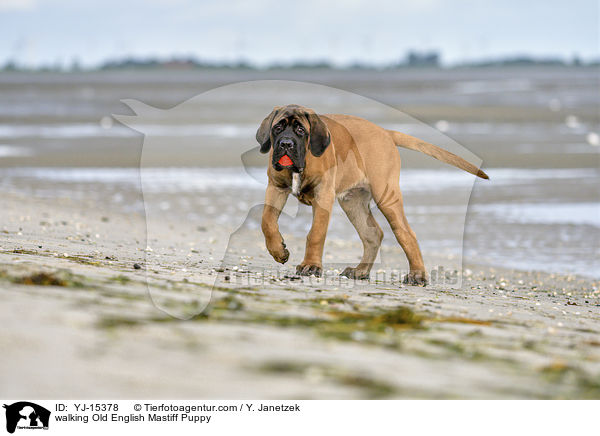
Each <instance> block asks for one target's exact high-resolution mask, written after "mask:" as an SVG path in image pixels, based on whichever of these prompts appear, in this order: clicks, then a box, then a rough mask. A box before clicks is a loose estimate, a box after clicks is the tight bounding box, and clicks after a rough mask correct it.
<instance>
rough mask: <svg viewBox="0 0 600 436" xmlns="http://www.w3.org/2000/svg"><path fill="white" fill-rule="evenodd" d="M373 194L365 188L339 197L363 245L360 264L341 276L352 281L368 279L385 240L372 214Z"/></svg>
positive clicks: (356, 189) (349, 268)
mask: <svg viewBox="0 0 600 436" xmlns="http://www.w3.org/2000/svg"><path fill="white" fill-rule="evenodd" d="M370 201H371V193H370V192H369V191H368V190H367V189H364V188H355V189H352V190H350V191H348V192H347V193H345V194H344V195H342V196H340V197H338V202H339V203H340V206H341V207H342V209H343V210H344V212H346V215H347V216H348V219H349V220H350V222H351V223H352V225H353V226H354V228H355V229H356V231H357V232H358V236H359V237H360V240H361V241H362V243H363V256H362V259H361V261H360V263H359V264H358V265H357V266H356V267H354V268H352V267H348V268H346V269H345V270H344V271H343V272H342V273H341V274H340V275H342V276H345V277H348V278H351V279H368V278H369V273H370V272H371V267H372V266H373V263H374V262H375V258H376V257H377V252H378V251H379V247H380V246H381V240H382V239H383V230H381V227H379V224H377V221H375V217H373V214H372V213H371V209H370V207H369V202H370Z"/></svg>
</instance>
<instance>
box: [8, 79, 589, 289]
mask: <svg viewBox="0 0 600 436" xmlns="http://www.w3.org/2000/svg"><path fill="white" fill-rule="evenodd" d="M264 79H278V80H289V81H300V82H306V83H315V84H318V85H315V86H314V87H301V86H297V85H293V83H296V82H283V81H280V82H276V83H275V84H274V85H273V88H272V91H273V92H272V93H270V94H269V93H265V92H264V86H263V85H260V86H259V85H258V84H256V83H254V82H248V83H249V84H248V85H247V87H246V88H245V89H244V92H239V91H240V89H239V88H235V87H234V88H232V90H231V91H227V88H220V89H221V91H218V92H216V91H211V92H209V93H207V94H203V93H206V92H207V91H210V90H213V89H215V88H217V87H219V86H223V85H226V84H228V83H236V82H244V81H253V80H264ZM261 86H262V87H261ZM598 89H600V74H598V69H590V68H573V69H570V68H537V69H536V68H534V69H528V68H523V69H521V68H512V69H511V68H508V69H479V70H478V69H472V70H447V71H443V70H402V71H384V72H379V73H374V72H368V71H354V72H340V71H319V70H316V71H280V72H267V73H261V72H236V71H211V72H206V71H180V72H110V73H108V72H107V73H81V74H25V73H3V74H0V186H1V188H2V190H3V191H4V192H11V191H15V192H19V193H25V194H27V195H30V196H31V197H32V198H33V199H35V198H36V197H41V198H55V197H69V198H72V199H75V200H77V199H92V200H97V201H98V202H99V204H104V203H105V202H106V199H107V198H108V199H109V202H110V207H116V208H119V209H122V210H125V211H138V212H140V211H141V212H143V211H144V204H143V202H142V195H141V193H142V190H143V192H144V197H145V198H146V200H147V201H151V202H155V203H156V204H157V205H159V208H160V210H161V211H163V212H164V213H167V214H169V213H170V214H173V215H181V216H183V217H186V219H193V220H196V221H198V222H199V223H201V222H202V220H203V219H206V220H207V222H218V223H221V224H222V225H228V226H234V227H235V225H237V224H239V222H240V220H243V219H244V217H245V215H246V213H247V211H248V210H249V209H250V208H251V207H252V206H254V205H256V204H261V202H262V200H263V195H264V188H265V185H266V169H265V166H266V160H265V159H264V157H262V158H261V156H259V155H258V153H254V154H252V153H250V154H251V156H250V155H248V156H250V159H249V160H247V161H244V162H246V165H245V166H243V165H242V159H241V157H242V156H243V155H245V153H248V152H249V151H250V150H252V149H253V148H255V147H256V143H255V140H254V134H255V131H256V127H257V123H258V122H260V120H261V119H262V118H263V117H264V116H265V115H266V111H268V110H269V109H268V108H270V107H272V105H273V104H274V102H276V104H286V103H291V102H295V103H303V102H319V103H320V106H319V107H322V108H323V109H324V111H327V112H339V113H349V114H354V115H360V116H363V117H366V118H368V119H369V120H371V121H374V122H377V123H379V124H381V125H384V126H385V127H387V128H394V129H397V130H401V131H403V132H406V133H409V134H412V135H415V136H418V137H421V138H423V139H427V140H429V141H431V142H435V143H437V144H438V145H441V146H444V147H447V146H448V147H450V146H457V147H459V148H458V149H459V150H460V149H461V148H460V147H461V146H462V147H463V149H464V150H465V151H470V152H472V153H474V155H475V159H476V158H477V157H478V158H480V159H481V160H482V162H483V163H482V166H483V168H484V170H485V171H486V172H487V173H488V174H489V175H490V177H491V179H490V180H489V181H485V180H475V179H474V177H473V176H471V175H469V174H465V173H463V172H460V171H458V170H455V169H452V168H449V167H447V166H443V165H439V164H435V162H433V161H432V160H431V159H430V158H428V157H424V156H422V155H418V154H416V153H414V152H410V151H404V150H401V151H400V153H401V156H402V159H403V169H402V172H401V181H400V183H401V189H402V191H403V194H404V197H405V209H406V214H407V217H408V219H409V222H410V223H411V226H412V227H413V228H414V230H415V232H416V233H417V237H418V239H419V242H420V245H421V247H422V249H423V251H424V252H425V253H428V252H430V253H435V252H444V253H454V254H457V255H459V254H460V253H462V254H463V260H464V262H467V263H468V262H473V263H484V264H487V265H491V266H507V267H514V268H519V269H535V270H543V271H549V272H557V273H574V274H581V275H585V276H589V277H596V278H598V277H600V251H599V247H600V183H599V182H600V172H599V165H600V154H599V153H600V147H599V145H600V136H599V135H600V127H599V126H600V119H599V114H600V110H599V109H600V101H599V98H600V96H599V94H598ZM199 95H200V96H202V97H201V98H199V99H198V98H197V97H196V96H199ZM194 98H195V99H194ZM365 98H367V99H366V100H365ZM123 99H127V100H125V101H127V102H129V104H128V105H125V104H124V103H122V102H121V100H123ZM190 99H192V100H190ZM369 99H370V100H369ZM135 100H139V101H141V102H144V103H146V104H148V105H149V106H148V107H147V108H143V110H142V112H144V111H145V112H146V113H145V115H144V116H143V117H139V118H140V119H139V120H134V121H132V123H133V127H134V128H130V127H127V126H126V125H124V124H123V123H121V122H119V121H118V120H117V119H115V118H113V116H112V115H113V114H122V115H129V116H132V115H133V110H132V109H131V108H130V107H133V109H134V110H136V113H138V114H139V112H140V109H139V107H137V106H136V105H135V104H133V106H131V101H135ZM186 101H187V102H188V103H187V105H181V103H182V102H186ZM378 102H381V103H383V104H381V103H378ZM138 106H139V105H138ZM391 107H393V108H395V109H391ZM148 108H150V109H148ZM117 118H119V117H118V116H117ZM152 141H154V142H152ZM157 141H158V142H157ZM157 144H158V145H160V147H157ZM149 146H152V147H154V148H155V149H159V151H164V152H162V153H155V154H156V156H150V157H154V158H153V159H148V160H145V158H146V157H147V155H146V154H144V153H145V151H146V150H148V147H149ZM140 157H142V161H141V163H142V169H141V170H140ZM261 159H262V160H261ZM294 201H295V200H291V201H290V207H291V209H290V211H291V213H292V214H297V216H296V218H295V219H297V220H299V221H300V223H299V225H297V226H294V227H293V228H290V229H289V230H288V231H291V232H296V233H297V234H298V236H303V234H304V233H305V232H306V230H307V228H308V226H309V223H310V221H309V218H310V217H309V214H307V213H298V211H303V210H304V209H303V208H302V207H298V206H297V205H295V204H294ZM376 218H377V219H378V221H379V222H380V223H381V224H382V227H383V228H384V229H386V237H385V239H384V244H395V240H394V238H393V236H392V235H391V234H390V232H389V230H388V228H387V226H386V225H384V219H383V217H382V216H381V215H380V214H376ZM211 220H212V221H211ZM0 225H1V223H0ZM329 237H331V238H339V239H344V238H346V239H347V238H350V239H352V240H355V241H358V237H357V235H356V232H355V231H354V229H353V228H352V227H351V226H350V224H349V223H348V221H347V219H346V218H345V217H344V216H343V213H342V212H341V210H340V209H339V207H336V209H335V211H334V217H333V219H332V225H331V226H330V230H329Z"/></svg>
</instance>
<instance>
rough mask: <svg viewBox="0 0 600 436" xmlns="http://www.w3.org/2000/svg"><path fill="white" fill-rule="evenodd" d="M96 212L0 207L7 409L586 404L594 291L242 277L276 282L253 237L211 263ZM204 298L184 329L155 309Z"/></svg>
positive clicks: (494, 281) (595, 322) (581, 282)
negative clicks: (20, 402)
mask: <svg viewBox="0 0 600 436" xmlns="http://www.w3.org/2000/svg"><path fill="white" fill-rule="evenodd" d="M126 200H132V199H126ZM97 204H98V203H97V200H93V201H89V202H87V203H86V201H85V200H69V199H67V198H62V199H46V200H45V199H42V198H36V199H35V200H34V201H32V199H31V198H24V197H22V196H19V195H17V194H11V193H9V194H7V195H5V196H3V198H2V200H1V206H2V209H3V213H4V223H5V230H4V231H3V233H2V234H1V235H0V238H1V240H2V252H1V253H0V280H1V289H2V290H1V293H2V305H1V306H0V311H1V317H2V320H3V329H2V332H0V343H1V344H2V349H3V352H4V355H5V356H10V358H8V359H2V360H1V361H0V362H1V363H0V374H2V375H1V376H0V385H1V386H2V387H3V388H2V393H3V395H4V396H6V397H17V396H18V397H21V396H24V397H28V396H29V397H32V396H35V397H36V398H67V397H77V398H141V397H153V398H173V397H177V398H215V397H218V398H257V397H258V398H600V342H599V341H598V338H599V337H600V329H599V327H598V326H599V325H600V323H599V321H600V315H599V310H598V308H599V306H600V288H599V286H600V283H598V282H597V281H591V280H587V279H583V278H580V277H576V276H561V275H554V274H545V273H526V272H519V271H511V270H506V269H502V268H489V267H482V266H478V265H476V264H471V265H467V267H468V268H467V269H466V270H465V277H464V281H463V287H462V289H459V290H452V289H443V288H442V289H440V288H439V287H437V288H420V287H406V286H400V285H399V284H398V283H390V282H386V281H377V280H376V279H375V278H374V277H372V279H371V281H370V282H356V283H351V281H347V280H343V281H341V282H337V283H325V282H324V281H319V280H316V279H314V278H312V279H310V278H304V279H301V280H299V279H296V278H295V277H293V265H286V266H284V267H283V269H282V270H281V271H280V272H279V274H278V275H270V274H266V276H264V277H257V274H256V273H257V272H260V271H264V270H265V269H269V270H272V268H273V264H274V263H273V261H272V260H271V259H270V258H268V256H267V255H266V253H265V250H264V249H262V247H260V243H261V241H260V235H259V234H258V230H257V231H256V232H254V233H253V232H248V233H246V234H244V235H242V236H241V237H242V238H246V239H244V240H243V242H244V247H245V249H246V250H247V251H246V253H241V252H240V253H229V256H228V257H227V259H226V261H225V262H224V263H223V262H221V259H220V257H219V256H218V255H217V253H216V252H215V250H214V248H213V247H215V246H219V244H225V243H226V241H227V238H228V237H229V234H228V233H227V232H219V231H218V229H219V226H218V225H217V223H214V225H213V226H212V227H210V228H208V229H207V228H204V227H201V228H199V227H198V226H197V225H196V224H195V223H191V222H188V223H187V224H186V222H185V220H182V222H181V223H180V225H179V226H178V227H177V228H171V227H170V226H169V225H165V227H164V228H163V229H160V231H162V234H163V237H162V238H159V240H156V241H153V242H152V247H151V248H150V249H148V248H147V247H146V240H145V237H146V235H145V230H146V227H145V224H144V219H143V218H144V217H143V215H141V214H138V213H123V212H119V211H118V210H117V209H114V208H113V209H111V208H110V206H109V207H106V208H103V209H102V210H99V209H98V208H97V207H94V205H97ZM106 204H107V205H110V204H111V202H110V199H106ZM213 229H214V230H213ZM158 230H159V229H158V228H157V227H155V228H154V231H158ZM286 243H287V244H288V247H289V248H290V250H291V251H292V253H301V251H302V247H303V240H302V239H300V238H295V237H291V238H287V240H286ZM330 243H331V244H333V245H330V246H331V247H334V248H335V247H337V248H338V249H340V250H345V251H348V252H352V253H353V254H355V255H356V256H358V255H359V253H360V247H359V246H358V244H355V243H348V242H344V241H342V240H332V241H330ZM150 250H152V251H150ZM387 251H388V253H387V261H388V262H391V263H394V262H398V263H400V262H404V258H403V253H402V252H401V250H400V249H392V248H389V249H387ZM330 253H331V252H330ZM136 264H137V265H139V266H140V267H141V268H140V269H135V268H136ZM146 268H147V269H148V271H146ZM44 273H46V274H47V275H44ZM226 276H228V277H229V280H226ZM285 276H287V278H285ZM240 277H242V278H244V279H243V280H242V279H239V278H240ZM246 277H248V279H246ZM146 279H148V286H147V284H146ZM238 280H240V283H238ZM215 282H216V287H215V288H214V289H212V288H213V286H214V285H215ZM208 298H210V305H209V307H208V309H207V310H206V311H204V312H203V313H202V314H200V315H195V316H192V317H191V319H189V320H185V321H184V320H180V319H178V318H175V317H171V316H169V315H167V314H166V313H165V312H163V311H161V310H159V309H158V308H157V306H158V307H162V308H165V309H166V310H168V311H169V312H170V313H175V314H178V315H180V316H190V315H194V314H195V313H197V312H198V311H199V309H201V306H202V305H201V304H200V305H199V304H198V302H204V301H208ZM153 302H154V304H153ZM40 362H43V365H44V371H39V370H38V369H39V364H40Z"/></svg>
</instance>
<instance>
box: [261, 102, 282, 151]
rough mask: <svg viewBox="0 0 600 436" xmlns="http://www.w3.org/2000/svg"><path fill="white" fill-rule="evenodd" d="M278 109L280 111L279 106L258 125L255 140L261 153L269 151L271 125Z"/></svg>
mask: <svg viewBox="0 0 600 436" xmlns="http://www.w3.org/2000/svg"><path fill="white" fill-rule="evenodd" d="M279 109H281V106H276V107H274V108H273V110H272V111H271V113H270V114H269V115H267V117H266V118H265V119H264V120H263V122H262V123H260V127H259V128H258V130H257V131H256V140H257V141H258V143H259V144H260V152H261V153H268V152H269V150H270V149H271V125H272V124H273V118H275V115H277V112H279Z"/></svg>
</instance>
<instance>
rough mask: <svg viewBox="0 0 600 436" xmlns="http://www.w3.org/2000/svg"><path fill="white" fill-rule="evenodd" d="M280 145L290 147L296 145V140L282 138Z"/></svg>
mask: <svg viewBox="0 0 600 436" xmlns="http://www.w3.org/2000/svg"><path fill="white" fill-rule="evenodd" d="M279 145H280V146H281V147H283V148H287V149H290V148H292V147H293V146H294V141H292V140H291V139H282V140H281V141H279Z"/></svg>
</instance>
